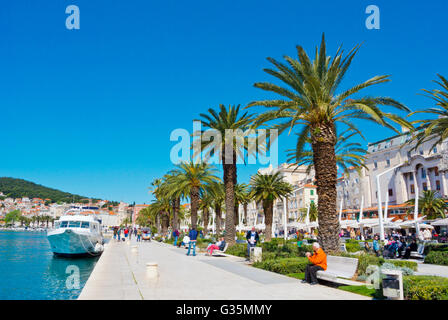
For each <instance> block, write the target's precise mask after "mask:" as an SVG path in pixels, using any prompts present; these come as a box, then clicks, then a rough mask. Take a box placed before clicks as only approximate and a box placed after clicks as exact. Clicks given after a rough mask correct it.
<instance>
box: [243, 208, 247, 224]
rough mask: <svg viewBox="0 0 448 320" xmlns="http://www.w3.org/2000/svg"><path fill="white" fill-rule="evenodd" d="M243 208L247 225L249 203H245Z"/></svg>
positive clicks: (244, 221)
mask: <svg viewBox="0 0 448 320" xmlns="http://www.w3.org/2000/svg"><path fill="white" fill-rule="evenodd" d="M243 210H244V217H243V223H244V224H246V225H247V203H244V204H243Z"/></svg>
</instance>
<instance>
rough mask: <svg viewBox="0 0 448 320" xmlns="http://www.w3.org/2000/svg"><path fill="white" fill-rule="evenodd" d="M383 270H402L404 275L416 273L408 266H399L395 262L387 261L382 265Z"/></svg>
mask: <svg viewBox="0 0 448 320" xmlns="http://www.w3.org/2000/svg"><path fill="white" fill-rule="evenodd" d="M380 269H381V271H383V270H400V271H401V272H402V273H403V275H404V276H412V275H414V270H412V269H410V268H408V267H399V266H396V265H395V264H392V263H389V261H388V262H386V263H384V264H383V265H382V266H381V267H380Z"/></svg>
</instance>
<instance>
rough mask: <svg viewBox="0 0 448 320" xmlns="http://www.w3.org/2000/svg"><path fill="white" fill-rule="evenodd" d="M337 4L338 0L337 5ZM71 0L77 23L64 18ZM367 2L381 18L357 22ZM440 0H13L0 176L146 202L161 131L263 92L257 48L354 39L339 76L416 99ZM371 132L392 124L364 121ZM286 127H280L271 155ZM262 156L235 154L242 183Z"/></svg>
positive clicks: (439, 56) (439, 62)
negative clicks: (376, 25)
mask: <svg viewBox="0 0 448 320" xmlns="http://www.w3.org/2000/svg"><path fill="white" fill-rule="evenodd" d="M342 3H343V4H342ZM71 4H75V5H77V6H79V8H80V13H81V28H80V30H68V29H66V27H65V19H66V17H67V14H65V8H66V7H67V6H68V5H71ZM370 4H375V5H377V6H378V7H379V8H380V12H381V29H380V30H368V29H367V28H366V27H365V19H366V17H367V14H365V8H366V7H367V6H368V5H370ZM447 12H448V4H447V3H446V1H445V0H440V1H435V0H429V1H424V2H422V1H418V2H417V1H412V2H410V1H409V2H404V1H398V0H396V1H390V0H389V1H383V0H381V1H380V0H375V1H362V0H353V1H348V0H347V1H343V2H340V1H338V2H336V1H330V0H325V1H324V0H321V1H297V0H294V1H262V0H257V1H254V0H241V1H220V2H217V1H202V0H201V1H199V0H193V1H166V0H164V1H161V0H159V1H147V0H146V1H144V0H133V1H111V0H109V1H102V0H95V1H87V0H86V1H75V0H51V1H44V0H40V1H36V0H28V1H25V0H16V1H11V0H10V1H8V2H5V3H2V9H1V10H0V29H1V33H0V34H1V36H2V39H1V42H0V43H1V47H0V70H1V71H0V108H1V109H0V110H1V122H0V123H1V126H0V137H1V141H2V144H1V146H2V147H1V157H0V176H11V177H17V178H23V179H27V180H31V181H33V182H36V183H40V184H43V185H46V186H50V187H54V188H58V189H61V190H64V191H69V192H73V193H77V194H81V195H86V196H91V197H100V198H105V199H109V200H117V201H119V200H123V201H127V202H133V201H136V202H138V203H143V202H146V203H149V202H150V201H151V198H150V196H149V195H148V189H147V188H148V185H149V183H150V182H151V181H152V180H153V179H154V178H155V177H158V176H161V175H163V174H164V173H165V172H166V171H167V170H169V169H171V168H172V164H171V163H170V158H169V154H170V149H171V147H172V146H173V145H174V143H173V142H170V140H169V136H170V133H171V131H172V130H174V129H176V128H185V129H187V130H190V131H191V130H192V120H193V119H194V118H197V116H198V114H199V113H200V112H204V111H206V110H207V109H208V108H209V107H217V106H218V105H219V104H220V103H223V104H225V105H228V104H241V105H245V104H247V103H248V102H250V101H252V100H254V99H262V98H267V97H269V95H268V94H267V93H265V92H263V91H262V90H259V89H256V88H254V87H253V83H254V82H259V81H272V80H273V79H272V78H271V77H270V76H269V75H267V74H265V73H264V72H263V71H262V69H263V68H265V67H268V66H269V64H268V62H267V61H266V57H268V56H270V57H274V58H277V59H281V58H282V56H283V55H285V54H286V55H290V56H295V46H296V45H297V44H300V45H302V46H303V47H304V48H305V49H306V50H307V51H309V52H311V51H314V48H315V46H316V45H318V44H319V41H320V37H321V34H322V32H325V34H326V38H327V44H328V47H329V48H328V50H329V52H330V53H334V52H335V50H336V48H337V47H338V46H339V45H340V44H341V43H342V44H343V45H344V48H346V49H347V50H349V49H351V48H352V47H353V46H354V45H356V44H357V43H363V46H362V48H361V50H360V52H359V53H358V55H357V57H356V58H355V60H354V62H353V64H352V67H351V70H350V72H349V74H348V75H347V77H346V81H345V82H344V83H343V87H348V86H350V85H353V84H355V83H358V82H361V81H365V80H367V79H368V78H370V77H372V76H374V75H379V74H390V75H392V82H391V83H388V84H385V85H380V86H378V87H376V88H375V89H372V90H366V91H365V94H372V95H374V94H377V95H384V96H392V97H393V98H395V99H397V100H399V101H401V102H403V103H405V104H406V105H408V106H409V107H410V108H411V109H413V110H416V109H422V108H424V107H428V106H432V102H431V101H429V100H428V99H426V98H424V97H422V96H419V95H418V94H417V93H418V92H419V90H420V89H422V88H429V89H431V88H434V87H435V85H434V84H433V83H432V82H431V81H432V80H434V79H435V77H436V73H440V74H443V75H446V76H448V70H447V69H448V67H447V64H446V62H445V61H446V52H447V46H448V45H447V42H446V41H445V40H446V39H445V38H446V24H445V21H446V15H447ZM362 128H363V129H364V134H365V136H366V138H367V140H368V141H370V142H373V141H376V140H380V139H383V138H386V137H388V136H390V135H392V134H393V132H391V131H389V130H387V129H381V128H378V127H376V126H374V125H371V124H366V123H363V124H362ZM294 140H295V139H294V136H289V137H288V136H286V135H284V136H281V137H280V140H279V151H280V155H281V156H280V162H281V161H284V160H285V156H284V152H282V151H284V150H285V149H288V148H291V147H292V146H293V145H294V142H295V141H294ZM257 168H258V166H257V165H248V166H240V168H239V178H240V179H239V180H240V181H248V179H249V176H250V174H252V173H254V172H255V171H256V169H257Z"/></svg>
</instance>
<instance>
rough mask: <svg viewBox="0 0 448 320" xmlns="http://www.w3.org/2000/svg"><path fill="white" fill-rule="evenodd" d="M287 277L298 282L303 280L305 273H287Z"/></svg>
mask: <svg viewBox="0 0 448 320" xmlns="http://www.w3.org/2000/svg"><path fill="white" fill-rule="evenodd" d="M287 276H288V277H291V278H296V279H299V280H305V273H304V272H297V273H288V274H287Z"/></svg>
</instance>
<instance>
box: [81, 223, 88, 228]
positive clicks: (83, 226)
mask: <svg viewBox="0 0 448 320" xmlns="http://www.w3.org/2000/svg"><path fill="white" fill-rule="evenodd" d="M88 227H89V223H88V222H87V221H83V222H82V224H81V228H88Z"/></svg>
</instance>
